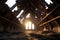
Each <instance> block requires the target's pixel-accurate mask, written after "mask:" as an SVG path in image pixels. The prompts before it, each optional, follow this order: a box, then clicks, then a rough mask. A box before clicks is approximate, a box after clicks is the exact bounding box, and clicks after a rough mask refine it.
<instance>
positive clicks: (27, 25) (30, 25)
mask: <svg viewBox="0 0 60 40" xmlns="http://www.w3.org/2000/svg"><path fill="white" fill-rule="evenodd" d="M26 29H32V30H34V29H35V26H34V24H33V23H32V22H31V21H29V22H28V23H26Z"/></svg>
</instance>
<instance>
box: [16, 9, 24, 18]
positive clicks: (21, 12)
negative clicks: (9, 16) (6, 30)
mask: <svg viewBox="0 0 60 40" xmlns="http://www.w3.org/2000/svg"><path fill="white" fill-rule="evenodd" d="M23 12H24V10H21V12H20V13H19V14H18V15H17V16H16V17H17V18H19V17H20V16H21V14H22V13H23Z"/></svg>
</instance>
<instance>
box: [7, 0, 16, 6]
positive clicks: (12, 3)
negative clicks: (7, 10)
mask: <svg viewBox="0 0 60 40" xmlns="http://www.w3.org/2000/svg"><path fill="white" fill-rule="evenodd" d="M15 3H16V0H7V2H6V4H7V5H8V6H9V7H12V6H13V5H14V4H15Z"/></svg>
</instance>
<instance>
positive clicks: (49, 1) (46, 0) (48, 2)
mask: <svg viewBox="0 0 60 40" xmlns="http://www.w3.org/2000/svg"><path fill="white" fill-rule="evenodd" d="M45 2H46V3H47V4H48V5H50V4H53V2H52V1H51V0H45Z"/></svg>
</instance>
